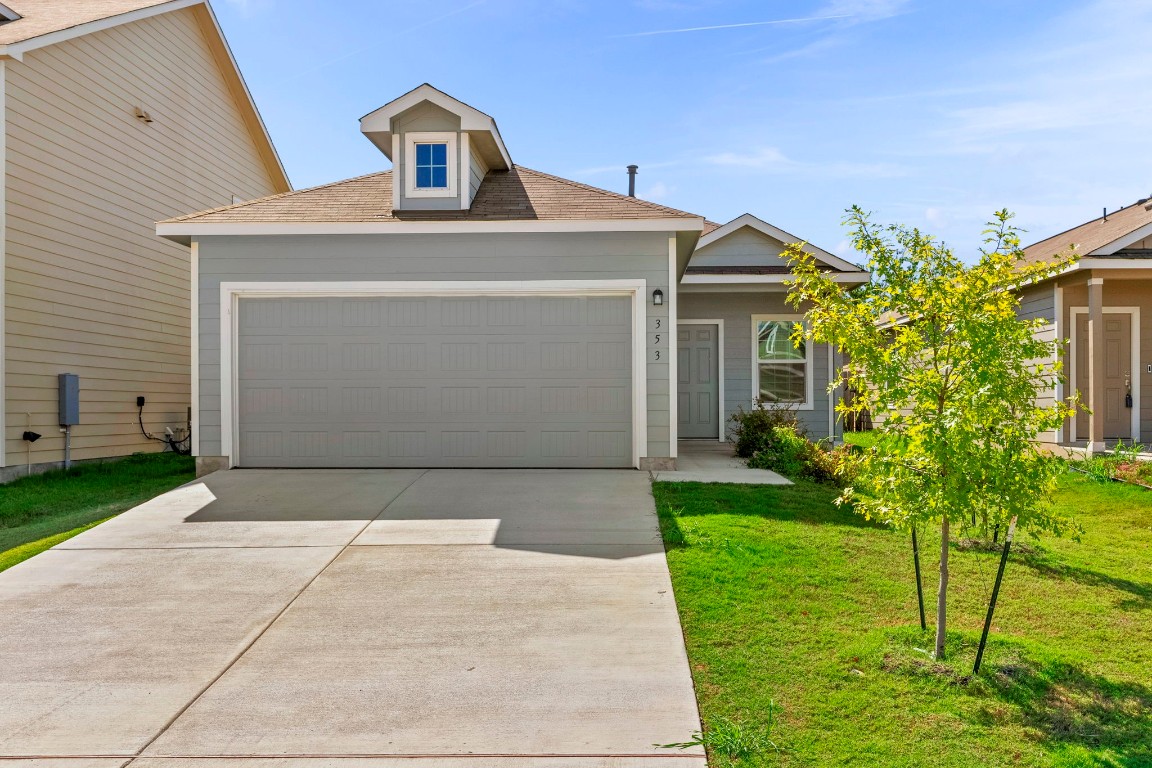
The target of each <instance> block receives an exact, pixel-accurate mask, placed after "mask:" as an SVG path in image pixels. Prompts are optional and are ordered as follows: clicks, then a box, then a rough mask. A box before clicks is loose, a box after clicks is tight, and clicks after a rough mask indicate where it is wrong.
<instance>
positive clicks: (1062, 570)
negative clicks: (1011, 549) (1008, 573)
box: [1020, 554, 1152, 611]
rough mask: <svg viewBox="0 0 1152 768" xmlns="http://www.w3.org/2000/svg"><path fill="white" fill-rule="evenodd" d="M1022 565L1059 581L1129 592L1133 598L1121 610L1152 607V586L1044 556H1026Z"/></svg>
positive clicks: (1121, 606)
mask: <svg viewBox="0 0 1152 768" xmlns="http://www.w3.org/2000/svg"><path fill="white" fill-rule="evenodd" d="M1020 563H1021V565H1025V566H1027V567H1028V568H1031V569H1032V570H1034V571H1036V572H1037V573H1039V574H1042V575H1044V576H1048V577H1050V578H1052V579H1055V580H1057V581H1064V580H1068V581H1074V582H1076V583H1077V584H1083V585H1085V586H1089V587H1105V588H1108V589H1115V590H1118V591H1120V592H1127V593H1128V594H1129V595H1131V596H1132V597H1131V598H1127V599H1124V600H1121V601H1119V602H1118V603H1117V607H1119V608H1121V609H1124V610H1129V611H1134V610H1142V609H1145V608H1149V607H1152V584H1147V583H1143V582H1139V581H1131V580H1130V579H1121V578H1117V577H1116V576H1109V575H1108V574H1106V573H1100V572H1099V571H1093V570H1090V569H1088V568H1077V567H1075V566H1070V565H1062V564H1058V563H1053V562H1052V561H1051V560H1049V559H1048V557H1047V556H1046V555H1043V554H1034V555H1025V556H1023V557H1021V558H1020Z"/></svg>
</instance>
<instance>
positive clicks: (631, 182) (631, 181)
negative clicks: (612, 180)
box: [628, 165, 640, 197]
mask: <svg viewBox="0 0 1152 768" xmlns="http://www.w3.org/2000/svg"><path fill="white" fill-rule="evenodd" d="M639 170H640V166H638V165H630V166H628V197H636V172H637V171H639Z"/></svg>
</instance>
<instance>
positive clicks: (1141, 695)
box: [982, 661, 1152, 766]
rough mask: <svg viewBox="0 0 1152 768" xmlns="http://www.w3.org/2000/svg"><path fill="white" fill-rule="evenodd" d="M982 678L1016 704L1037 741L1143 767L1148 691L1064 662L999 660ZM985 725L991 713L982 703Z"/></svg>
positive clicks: (1147, 754) (1151, 713) (1149, 717)
mask: <svg viewBox="0 0 1152 768" xmlns="http://www.w3.org/2000/svg"><path fill="white" fill-rule="evenodd" d="M982 681H983V682H984V683H985V684H986V685H988V686H989V687H990V688H991V690H992V691H994V692H995V694H996V695H997V696H998V697H1000V698H1002V699H1004V700H1006V701H1008V702H1011V703H1013V704H1015V705H1016V706H1017V707H1019V712H1020V716H1021V718H1022V719H1023V721H1024V724H1025V725H1026V726H1027V727H1028V728H1030V729H1031V730H1032V731H1033V732H1034V733H1035V734H1036V735H1037V736H1038V738H1039V740H1040V741H1046V742H1053V743H1062V744H1075V745H1079V746H1082V747H1087V748H1089V749H1110V750H1115V752H1116V753H1117V754H1118V755H1120V756H1122V757H1120V761H1119V762H1115V763H1113V764H1116V765H1125V766H1138V765H1139V766H1147V765H1149V761H1150V760H1152V689H1150V688H1148V687H1147V686H1145V685H1140V684H1138V683H1118V682H1116V681H1113V680H1109V679H1108V678H1105V677H1099V676H1096V675H1091V674H1088V673H1087V672H1085V671H1084V670H1082V669H1080V668H1079V667H1076V666H1073V665H1071V664H1067V663H1064V662H1049V663H1047V664H1040V663H1036V662H1028V661H1025V662H1021V663H1016V664H1003V665H1000V666H998V667H995V668H994V671H993V674H991V675H989V676H987V678H984V676H982ZM982 714H983V717H984V718H986V720H985V724H988V723H990V722H992V721H994V720H995V714H996V713H995V712H994V711H992V710H990V709H989V708H987V707H985V709H984V711H983V713H982Z"/></svg>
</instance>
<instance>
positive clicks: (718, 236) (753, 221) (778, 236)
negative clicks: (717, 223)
mask: <svg viewBox="0 0 1152 768" xmlns="http://www.w3.org/2000/svg"><path fill="white" fill-rule="evenodd" d="M744 227H750V228H752V229H754V230H756V231H757V232H759V233H760V234H762V235H767V236H768V237H770V238H772V239H773V240H778V241H780V242H781V243H783V244H784V245H790V244H792V243H799V242H802V241H801V240H800V238H798V237H796V236H795V235H792V234H789V233H788V232H785V231H784V230H782V229H779V228H778V227H774V226H772V225H771V224H769V223H768V222H766V221H764V220H763V219H760V218H757V217H756V216H753V215H752V214H750V213H746V214H744V215H743V216H740V217H738V218H735V219H732V221H730V222H728V223H727V224H725V225H724V226H722V227H720V228H719V229H714V230H712V231H711V232H709V233H708V234H706V235H704V236H703V237H702V238H700V242H699V243H698V244H697V246H696V250H700V249H701V248H704V247H706V246H709V245H712V243H715V242H718V241H720V240H723V239H724V238H725V237H728V235H731V234H732V233H733V232H736V231H737V230H739V229H743V228H744ZM804 251H805V252H806V253H810V254H812V255H813V256H815V257H816V259H817V260H819V261H822V262H824V263H825V264H827V265H828V266H831V267H835V268H836V269H839V270H843V271H845V272H859V271H860V267H858V266H856V265H855V264H852V263H851V262H848V261H845V260H844V259H841V258H839V257H837V256H833V255H832V254H830V253H828V251H825V250H824V249H823V248H817V247H816V246H814V245H812V244H811V243H806V244H805V245H804Z"/></svg>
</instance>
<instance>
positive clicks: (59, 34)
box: [0, 0, 207, 61]
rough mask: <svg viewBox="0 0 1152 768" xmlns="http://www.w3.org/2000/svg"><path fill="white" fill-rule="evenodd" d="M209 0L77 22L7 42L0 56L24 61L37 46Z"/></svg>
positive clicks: (173, 1) (172, 1) (172, 0)
mask: <svg viewBox="0 0 1152 768" xmlns="http://www.w3.org/2000/svg"><path fill="white" fill-rule="evenodd" d="M206 2H207V0H168V2H163V3H157V4H156V5H151V6H149V7H147V8H139V9H137V10H135V11H127V12H125V13H118V14H116V15H115V16H108V17H106V18H103V19H96V20H94V21H88V22H85V23H83V24H77V25H75V26H72V27H68V28H67V29H58V30H56V31H54V32H45V33H44V34H41V35H36V36H34V37H29V38H27V39H25V40H19V41H17V42H14V43H7V44H5V45H0V58H5V59H15V60H16V61H22V60H23V58H24V54H25V53H27V52H29V51H34V50H36V49H37V48H43V47H45V46H48V45H55V44H56V43H62V42H64V41H66V40H71V39H73V38H76V37H82V36H84V35H89V34H92V33H93V32H99V31H101V30H105V29H111V28H112V27H118V26H120V25H121V24H130V23H132V22H134V21H140V20H142V19H147V18H151V17H152V16H159V15H160V14H162V13H169V12H171V11H178V10H181V9H182V8H189V7H191V6H193V5H197V4H199V3H205V4H206Z"/></svg>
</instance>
